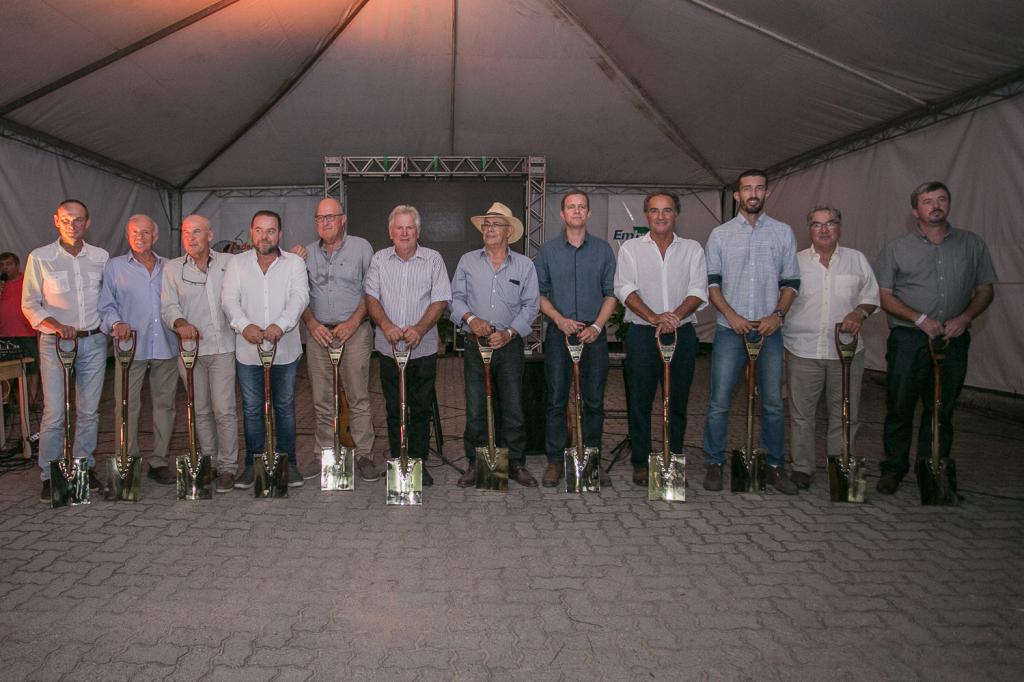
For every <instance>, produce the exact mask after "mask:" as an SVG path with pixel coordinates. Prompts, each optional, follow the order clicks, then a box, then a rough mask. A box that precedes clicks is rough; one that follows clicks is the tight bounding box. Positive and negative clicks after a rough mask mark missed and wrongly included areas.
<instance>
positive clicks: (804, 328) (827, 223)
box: [782, 206, 878, 490]
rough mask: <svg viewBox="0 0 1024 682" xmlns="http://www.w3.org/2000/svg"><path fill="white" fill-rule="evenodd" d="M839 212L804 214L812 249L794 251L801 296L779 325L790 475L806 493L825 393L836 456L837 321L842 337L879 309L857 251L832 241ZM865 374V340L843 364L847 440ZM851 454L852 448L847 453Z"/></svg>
mask: <svg viewBox="0 0 1024 682" xmlns="http://www.w3.org/2000/svg"><path fill="white" fill-rule="evenodd" d="M842 223H843V215H842V213H840V212H839V209H837V208H832V207H831V206H816V207H815V208H814V209H813V210H812V211H811V212H810V213H808V214H807V228H808V231H809V232H810V237H811V246H810V248H807V249H804V250H803V251H800V252H799V253H798V254H797V261H798V262H799V264H800V295H799V296H797V297H796V300H795V301H794V302H793V305H792V307H790V309H789V315H788V317H787V318H786V324H785V325H784V326H783V327H782V336H783V345H785V347H786V369H787V374H788V378H789V420H790V436H791V439H790V448H791V452H792V455H793V471H792V473H791V474H790V479H791V480H792V481H793V483H795V484H796V486H797V487H798V488H801V489H803V490H806V489H807V488H809V487H810V485H811V476H812V475H813V474H814V460H815V457H814V419H815V413H816V412H817V408H818V400H819V398H820V397H821V393H822V390H825V395H826V402H825V404H826V406H827V407H828V439H827V452H828V455H829V456H838V455H839V453H840V451H841V449H842V438H843V421H842V416H843V413H842V407H843V374H842V365H841V363H840V362H839V353H838V351H837V350H836V344H835V328H836V323H837V322H838V323H841V324H842V331H843V332H844V333H847V334H859V333H860V327H861V324H862V323H863V322H864V320H866V319H867V318H868V317H869V316H870V315H871V313H873V312H875V308H877V307H878V282H877V281H876V280H875V274H874V272H873V271H872V270H871V264H870V263H868V259H867V258H865V257H864V254H862V253H861V252H860V251H855V250H854V249H848V248H846V247H843V246H839V235H840V231H841V228H842ZM863 374H864V344H863V343H858V344H857V353H856V355H855V356H854V360H853V363H852V364H851V366H850V442H851V449H852V443H853V441H854V439H855V438H856V436H857V407H858V405H859V404H860V385H861V377H862V376H863ZM851 454H852V452H851Z"/></svg>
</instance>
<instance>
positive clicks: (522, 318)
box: [450, 202, 539, 488]
mask: <svg viewBox="0 0 1024 682" xmlns="http://www.w3.org/2000/svg"><path fill="white" fill-rule="evenodd" d="M470 222H472V223H473V226H474V227H476V229H478V230H480V233H481V234H482V235H483V238H484V248H482V249H477V250H476V251H470V252H469V253H467V254H465V255H464V256H462V258H461V259H459V265H458V267H456V268H455V276H454V277H453V278H452V302H451V306H450V308H451V315H452V321H454V322H455V323H456V324H461V325H462V328H463V330H464V331H465V332H466V345H467V349H466V352H465V353H463V355H462V360H463V368H464V374H465V389H466V431H465V434H464V436H463V439H462V442H463V445H464V447H465V452H466V460H467V461H468V462H469V466H468V467H467V468H466V473H464V474H463V475H462V476H461V477H460V478H459V481H458V484H457V485H458V486H459V487H460V488H467V487H469V486H471V485H473V483H474V482H475V480H476V467H474V466H473V458H474V456H475V455H476V448H477V447H482V446H486V445H487V413H486V410H485V398H484V390H483V389H484V367H483V361H482V360H481V359H480V353H479V352H477V346H478V344H479V343H480V340H481V339H486V340H485V341H484V343H485V344H486V345H485V347H486V346H490V347H491V348H493V349H494V354H493V356H492V358H491V373H492V374H493V377H494V386H495V389H496V393H497V396H496V397H497V400H496V401H495V405H496V406H497V405H498V404H500V406H501V428H500V429H499V430H498V432H497V433H496V434H495V438H496V439H497V440H498V441H499V443H500V444H501V446H503V447H508V450H509V453H508V454H509V470H508V477H509V478H510V479H511V480H513V481H516V482H517V483H519V484H520V485H524V486H527V487H530V488H533V487H536V485H537V480H536V479H535V478H534V477H533V474H531V473H530V472H529V470H528V469H527V468H526V453H525V449H526V427H525V423H524V419H523V371H524V369H525V360H524V355H523V337H524V336H526V335H527V334H529V333H530V329H531V326H532V325H533V320H534V318H536V317H537V310H538V307H539V293H538V290H537V270H536V269H535V268H534V266H533V262H532V261H531V260H530V259H529V258H527V257H526V256H524V255H522V254H519V253H515V252H514V251H512V250H511V249H510V248H508V245H509V244H510V243H514V242H517V241H519V240H520V239H521V238H522V236H523V223H522V222H521V221H520V220H519V219H518V218H516V217H515V216H513V215H512V211H511V210H510V209H509V208H508V207H507V206H505V205H504V204H502V203H498V202H495V203H494V204H493V205H492V206H491V208H490V209H489V210H488V211H487V213H486V214H485V215H478V216H474V217H472V218H470Z"/></svg>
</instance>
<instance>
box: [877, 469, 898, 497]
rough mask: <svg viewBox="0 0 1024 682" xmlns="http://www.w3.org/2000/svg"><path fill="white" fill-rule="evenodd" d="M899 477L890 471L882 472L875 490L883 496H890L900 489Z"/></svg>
mask: <svg viewBox="0 0 1024 682" xmlns="http://www.w3.org/2000/svg"><path fill="white" fill-rule="evenodd" d="M900 479H901V477H900V475H899V474H897V473H895V472H892V471H883V472H882V477H881V478H879V479H878V485H876V486H875V490H877V491H878V492H880V493H882V494H883V495H892V494H893V493H894V492H896V491H897V490H899V489H900Z"/></svg>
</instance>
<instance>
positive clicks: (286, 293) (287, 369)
mask: <svg viewBox="0 0 1024 682" xmlns="http://www.w3.org/2000/svg"><path fill="white" fill-rule="evenodd" d="M250 232H251V237H252V245H253V248H252V249H251V250H250V251H246V252H244V253H240V254H237V255H235V256H234V257H233V258H232V259H231V261H230V262H229V263H228V266H227V270H226V271H225V272H224V284H223V291H222V292H221V304H222V305H223V306H224V312H225V313H226V314H227V316H228V322H229V323H230V324H231V328H232V329H234V330H235V331H236V332H237V336H235V374H236V375H237V376H238V385H239V388H240V389H241V391H242V412H243V418H244V426H245V469H244V470H243V471H242V475H241V476H240V477H239V478H238V479H237V480H236V481H235V487H236V488H243V489H244V488H251V487H252V486H253V484H254V483H255V480H256V479H255V473H254V471H253V468H252V462H253V455H256V454H259V453H261V452H274V451H276V452H280V453H284V454H287V456H288V486H289V487H293V488H294V487H297V486H301V485H302V482H303V481H302V475H301V474H300V473H299V468H298V464H297V462H296V459H295V370H296V369H297V368H298V365H299V358H300V357H301V356H302V342H301V340H300V339H299V330H298V328H297V325H298V323H299V318H300V317H301V315H302V311H304V310H305V309H306V305H307V304H308V303H309V284H308V282H307V280H306V266H305V263H303V260H302V258H300V257H299V256H297V255H295V254H294V253H287V252H285V251H282V250H281V249H280V248H279V246H278V244H279V243H280V241H281V232H282V225H281V216H279V215H278V214H277V213H274V212H273V211H257V212H256V214H255V215H254V216H253V217H252V223H251V225H250ZM263 340H266V341H271V342H276V343H277V354H276V355H275V356H274V364H273V367H272V368H271V372H270V385H271V393H272V394H273V402H274V425H275V431H276V435H277V443H276V444H274V443H267V442H266V433H265V432H264V426H263V365H262V364H261V363H260V359H259V355H258V353H257V352H256V347H257V345H259V343H260V342H261V341H263Z"/></svg>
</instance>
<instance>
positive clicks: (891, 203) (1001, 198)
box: [767, 96, 1024, 394]
mask: <svg viewBox="0 0 1024 682" xmlns="http://www.w3.org/2000/svg"><path fill="white" fill-rule="evenodd" d="M1022 120H1024V96H1017V97H1015V98H1013V99H1009V100H1005V101H1003V102H1000V103H998V104H994V105H992V106H989V107H986V108H984V109H980V110H977V111H975V112H972V113H970V114H965V115H962V116H959V117H957V118H954V119H951V120H949V121H946V122H943V123H940V124H936V125H933V126H930V127H928V128H924V129H922V130H920V131H917V132H915V133H912V134H908V135H904V136H902V137H898V138H895V139H892V140H889V141H887V142H884V143H881V144H878V145H875V146H873V147H869V148H867V149H864V150H862V151H859V152H855V153H852V154H849V155H847V156H843V157H840V158H838V159H835V160H833V161H830V162H828V163H822V164H819V165H816V166H813V167H811V168H809V169H807V170H804V171H801V172H799V173H795V174H793V175H790V176H788V177H785V178H782V179H781V180H779V181H778V182H776V183H774V186H773V187H772V188H771V189H772V195H771V197H770V199H769V201H768V204H767V210H768V213H769V214H771V215H772V216H775V217H777V218H779V219H780V220H784V221H786V222H788V223H789V224H790V225H792V226H793V229H794V231H795V232H796V235H797V239H798V241H799V242H800V245H801V248H806V247H807V246H808V244H809V242H810V240H809V237H808V234H807V229H806V220H805V219H806V215H807V212H808V210H810V209H811V208H812V207H813V206H814V205H816V204H830V205H832V206H836V207H837V208H839V209H840V210H841V211H842V212H843V234H842V238H841V240H842V242H841V243H842V244H844V245H845V246H849V247H852V248H855V249H858V250H860V251H862V252H863V253H864V254H865V255H866V256H867V257H868V259H869V260H871V261H874V259H875V258H876V257H877V256H878V254H879V252H880V251H881V249H882V247H883V246H884V245H885V244H886V243H887V242H889V241H890V240H892V239H894V238H895V237H897V236H898V235H899V234H901V233H902V232H904V231H906V230H910V229H913V218H912V216H911V213H910V208H911V207H910V192H911V191H912V190H913V189H914V188H915V187H916V186H918V185H919V184H921V183H922V182H925V181H928V180H941V181H942V182H944V183H946V185H948V186H949V188H950V191H951V193H952V195H953V197H952V199H953V200H952V205H951V212H950V222H951V223H952V224H953V225H954V226H956V227H962V228H964V229H968V230H971V231H973V232H976V233H978V234H979V235H980V236H981V237H982V238H984V240H985V242H986V244H987V245H988V249H989V252H990V253H991V254H992V260H993V262H994V264H995V268H996V274H997V275H998V277H999V283H998V284H997V285H996V286H995V302H994V303H993V304H992V306H991V307H990V308H989V310H988V311H987V312H986V313H985V314H984V315H982V316H981V317H980V318H979V319H978V320H977V322H975V324H974V325H973V327H972V329H971V335H972V341H971V356H970V363H969V369H968V374H967V384H968V385H969V386H974V387H979V388H985V389H993V390H999V391H1007V392H1011V393H1015V394H1021V393H1024V362H1022V361H1021V359H1020V354H1019V348H1020V339H1021V338H1024V315H1022V314H1021V311H1022V307H1021V299H1022V297H1024V286H1022V283H1024V245H1022V242H1024V239H1022V235H1024V230H1022V227H1024V226H1022V218H1021V214H1020V213H1019V209H1020V201H1019V197H1020V183H1021V178H1024V126H1022V125H1021V121H1022ZM887 335H888V328H887V325H886V323H885V319H884V314H883V313H879V314H876V315H874V316H873V317H872V318H871V319H870V320H869V321H868V323H867V325H866V326H865V332H864V340H865V343H866V346H867V353H868V355H867V358H866V366H867V367H869V368H871V369H878V370H885V340H886V337H887Z"/></svg>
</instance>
